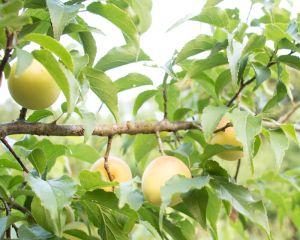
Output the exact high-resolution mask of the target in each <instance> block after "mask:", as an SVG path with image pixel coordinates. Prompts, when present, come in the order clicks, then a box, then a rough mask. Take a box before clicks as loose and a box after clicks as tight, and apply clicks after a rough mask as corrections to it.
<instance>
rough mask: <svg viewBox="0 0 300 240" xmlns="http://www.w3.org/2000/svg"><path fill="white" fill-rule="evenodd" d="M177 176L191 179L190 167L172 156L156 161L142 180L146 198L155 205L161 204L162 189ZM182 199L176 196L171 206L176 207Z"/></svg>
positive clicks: (151, 164) (147, 168)
mask: <svg viewBox="0 0 300 240" xmlns="http://www.w3.org/2000/svg"><path fill="white" fill-rule="evenodd" d="M175 175H182V176H185V177H187V178H191V172H190V170H189V169H188V167H187V166H186V165H185V164H184V163H183V162H182V161H181V160H179V159H178V158H176V157H172V156H161V157H158V158H156V159H154V160H153V161H152V162H151V163H150V164H149V165H148V166H147V167H146V169H145V171H144V174H143V178H142V190H143V193H144V196H145V198H146V199H147V200H148V201H149V202H151V203H153V204H155V205H160V204H161V192H160V189H161V187H163V186H164V185H165V183H166V182H167V181H168V180H169V179H170V178H172V177H173V176H175ZM179 201H180V197H179V196H176V195H174V196H173V198H172V200H171V204H170V205H175V204H176V203H178V202H179Z"/></svg>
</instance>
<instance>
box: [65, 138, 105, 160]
mask: <svg viewBox="0 0 300 240" xmlns="http://www.w3.org/2000/svg"><path fill="white" fill-rule="evenodd" d="M67 147H68V149H69V150H70V151H69V153H68V155H69V156H71V157H74V158H77V159H80V160H82V161H84V162H88V163H94V162H96V161H97V160H98V159H99V158H100V153H99V152H98V151H97V150H96V149H95V148H93V147H92V146H90V145H87V144H84V143H79V144H74V145H68V146H67Z"/></svg>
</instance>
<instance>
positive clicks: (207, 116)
mask: <svg viewBox="0 0 300 240" xmlns="http://www.w3.org/2000/svg"><path fill="white" fill-rule="evenodd" d="M227 110H228V109H227V107H224V106H219V107H215V106H207V107H206V108H204V110H203V113H202V116H201V126H202V130H203V132H204V136H205V138H206V139H209V138H210V137H211V135H212V133H213V132H214V131H215V130H216V128H217V126H218V124H219V122H220V121H221V119H222V117H223V116H224V114H225V113H226V112H227Z"/></svg>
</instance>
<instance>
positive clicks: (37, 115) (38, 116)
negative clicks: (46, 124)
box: [26, 109, 53, 122]
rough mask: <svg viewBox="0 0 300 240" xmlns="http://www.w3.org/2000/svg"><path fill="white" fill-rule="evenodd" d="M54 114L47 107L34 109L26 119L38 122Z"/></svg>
mask: <svg viewBox="0 0 300 240" xmlns="http://www.w3.org/2000/svg"><path fill="white" fill-rule="evenodd" d="M50 116H53V112H51V111H50V110H47V109H42V110H37V111H34V112H33V113H32V114H31V115H30V116H29V117H28V118H27V119H26V120H27V121H28V122H38V121H40V120H42V119H44V118H46V117H50Z"/></svg>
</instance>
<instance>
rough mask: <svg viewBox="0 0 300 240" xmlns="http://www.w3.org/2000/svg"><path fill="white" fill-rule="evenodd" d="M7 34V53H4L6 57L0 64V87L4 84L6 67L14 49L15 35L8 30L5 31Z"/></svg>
mask: <svg viewBox="0 0 300 240" xmlns="http://www.w3.org/2000/svg"><path fill="white" fill-rule="evenodd" d="M5 33H6V47H5V51H4V56H3V58H2V61H1V63H0V86H1V83H2V78H3V72H4V68H5V65H6V64H7V63H8V60H9V58H10V56H11V51H12V49H13V39H14V34H13V33H11V32H10V31H9V30H8V29H6V30H5Z"/></svg>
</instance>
